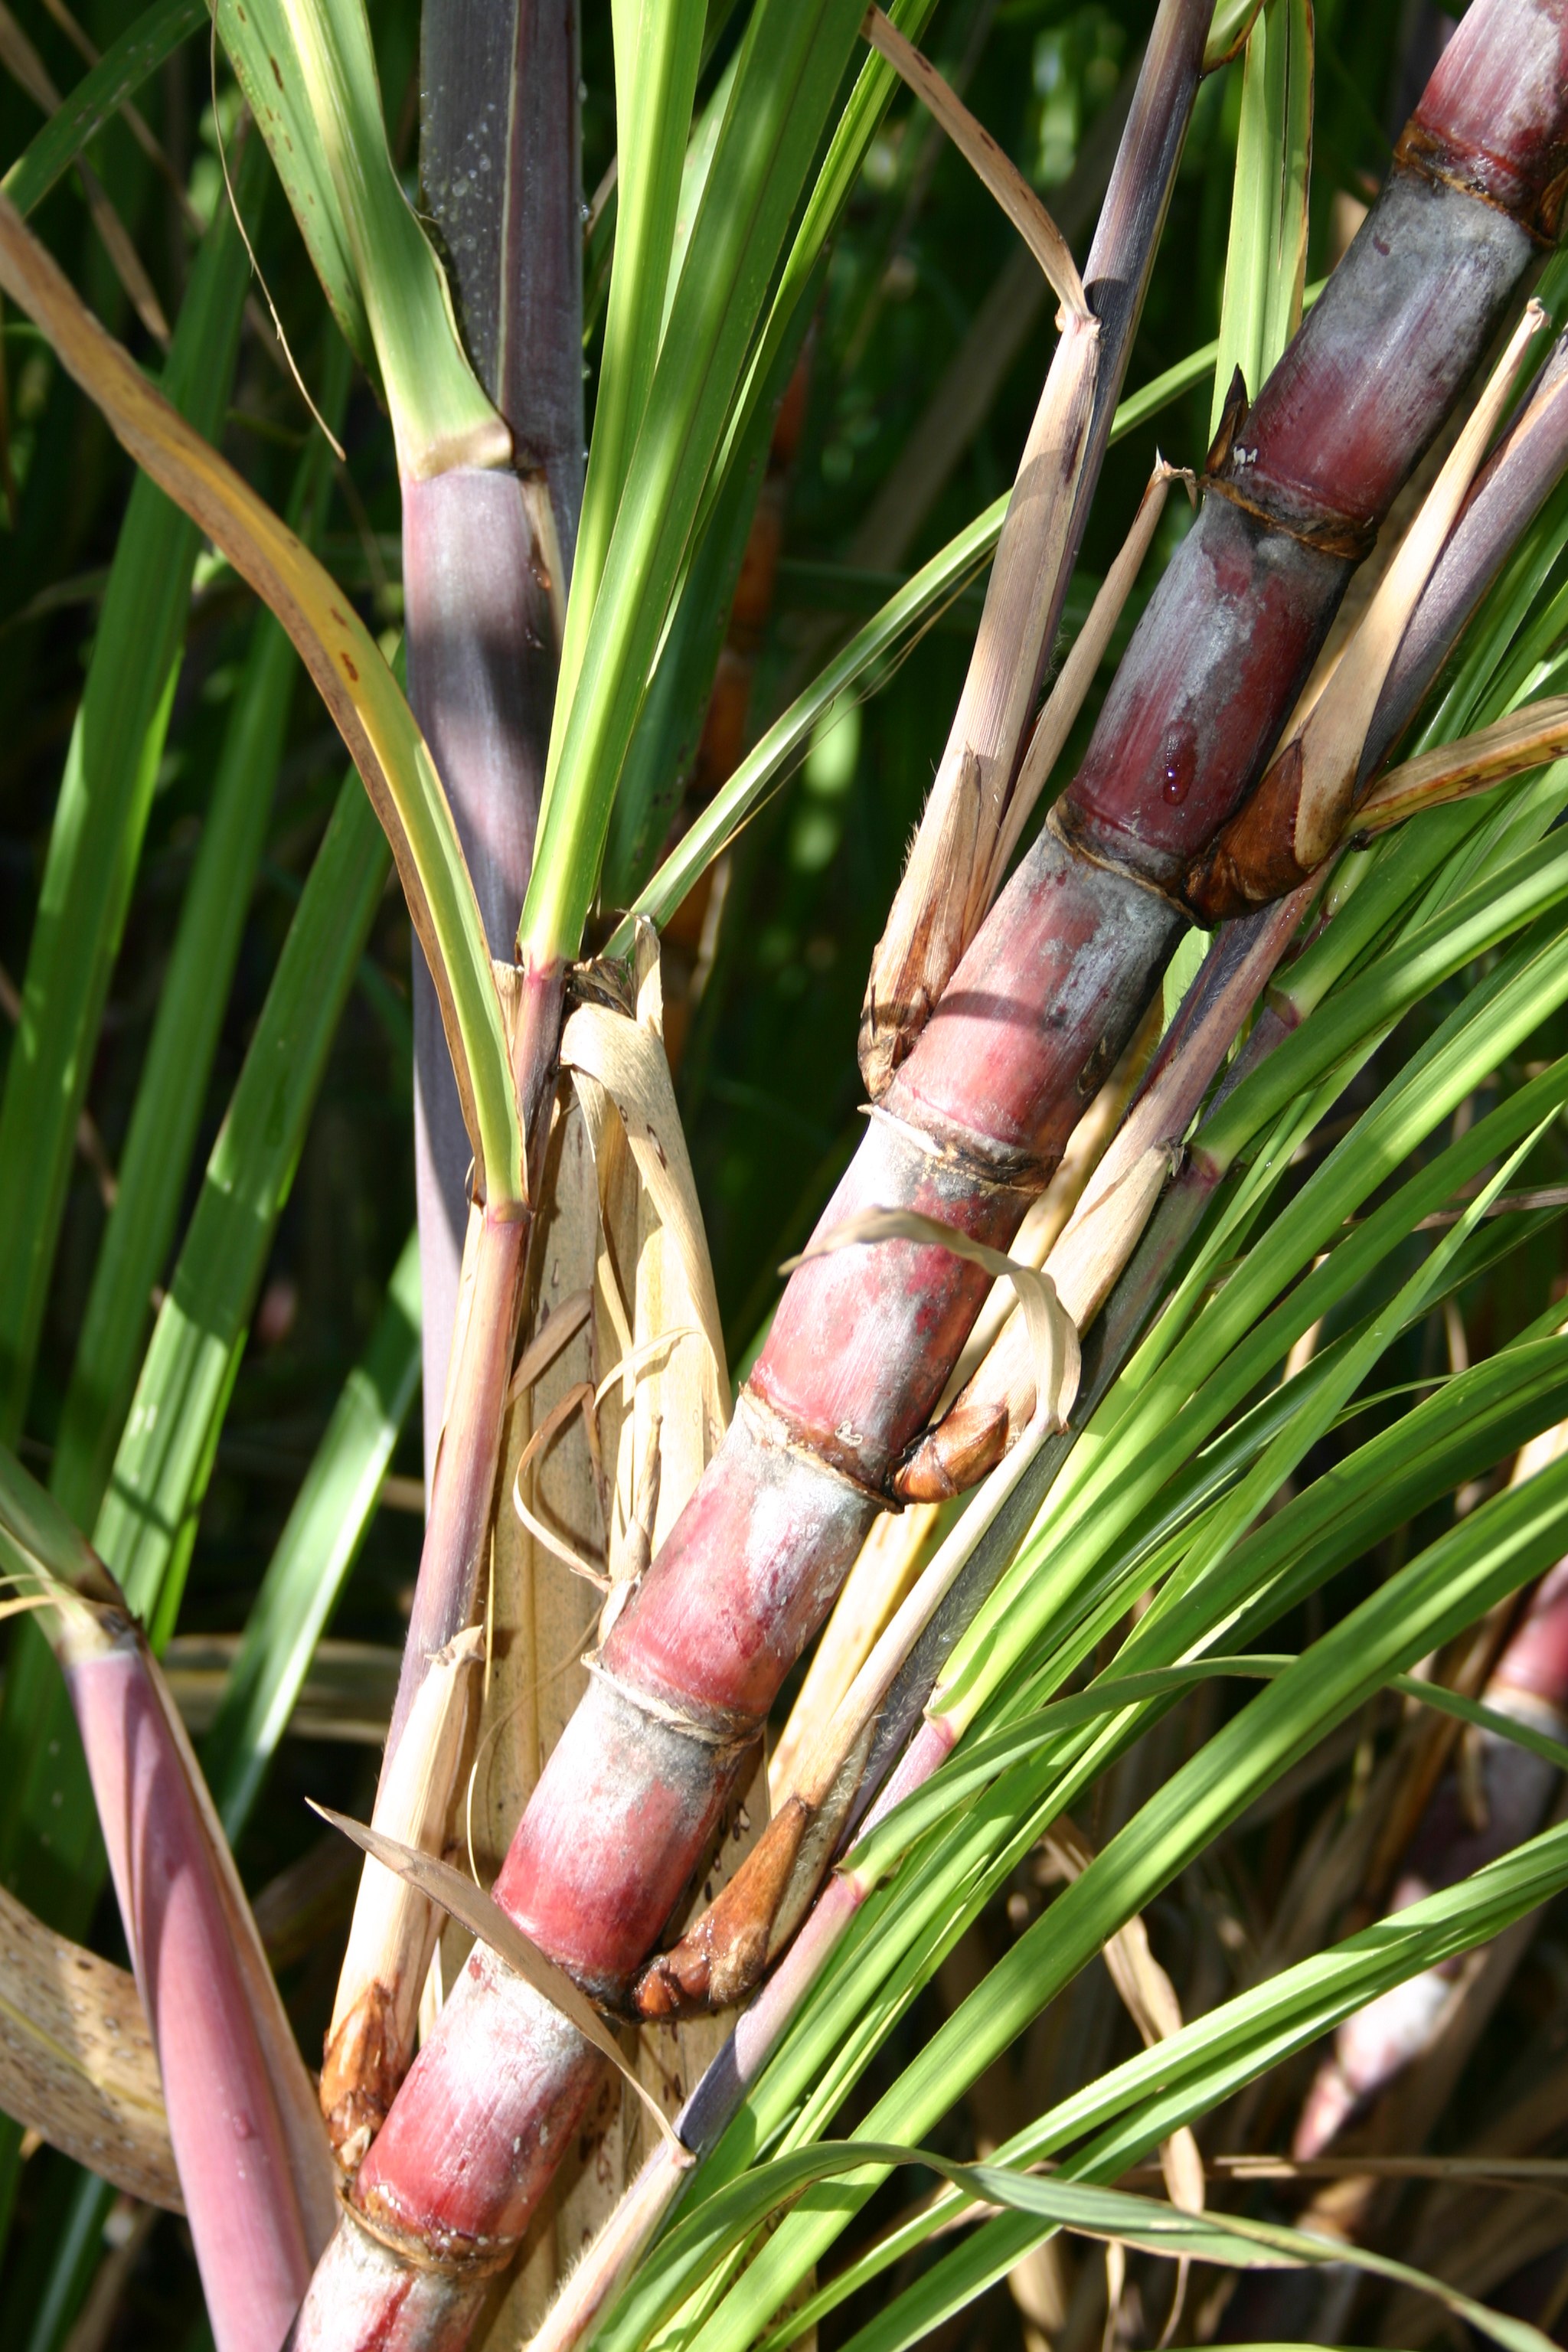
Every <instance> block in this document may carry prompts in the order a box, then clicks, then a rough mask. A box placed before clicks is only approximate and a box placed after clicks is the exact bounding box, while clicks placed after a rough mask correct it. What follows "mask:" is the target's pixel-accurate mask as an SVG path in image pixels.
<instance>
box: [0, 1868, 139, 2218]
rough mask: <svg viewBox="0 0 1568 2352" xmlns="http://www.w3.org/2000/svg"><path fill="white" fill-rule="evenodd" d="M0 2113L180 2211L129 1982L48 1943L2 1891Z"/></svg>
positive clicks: (94, 1959)
mask: <svg viewBox="0 0 1568 2352" xmlns="http://www.w3.org/2000/svg"><path fill="white" fill-rule="evenodd" d="M0 1959H3V1960H4V1963H5V1966H4V1969H0V2108H3V2109H4V2110H5V2114H6V2115H8V2116H14V2117H15V2118H16V2121H17V2122H18V2123H19V2124H25V2125H26V2126H27V2127H28V2128H29V2129H30V2130H32V2131H36V2132H37V2133H39V2134H40V2135H41V2137H43V2138H45V2139H47V2141H48V2143H49V2145H50V2146H51V2147H58V2148H59V2149H60V2150H61V2151H62V2152H63V2153H64V2154H65V2155H67V2156H69V2157H74V2158H75V2159H76V2161H77V2162H78V2163H79V2164H83V2165H86V2166H87V2167H88V2168H89V2170H90V2171H93V2172H97V2173H100V2174H101V2176H102V2177H103V2179H106V2180H111V2181H113V2182H114V2184H115V2186H116V2187H117V2188H120V2189H128V2190H129V2191H130V2193H131V2194H132V2196H133V2197H140V2198H142V2199H144V2200H145V2201H146V2202H147V2203H148V2204H151V2205H161V2206H162V2207H163V2209H164V2210H165V2211H166V2212H170V2213H179V2212H183V2211H184V2205H183V2204H182V2201H181V2198H180V2180H179V2175H178V2173H177V2172H176V2170H175V2168H174V2149H173V2147H171V2145H170V2141H169V2119H168V2116H167V2115H166V2114H165V2113H164V2109H163V2084H162V2082H161V2081H160V2079H159V2074H158V2061H157V2057H156V2055H155V2053H154V2052H153V2037H152V2035H151V2033H150V2032H148V2030H147V2018H146V2012H145V2011H143V2009H142V1997H141V1995H140V1994H139V1993H138V1991H137V1990H136V1979H135V1978H134V1977H132V1976H131V1975H129V1974H128V1973H127V1972H126V1970H125V1969H117V1968H112V1967H111V1966H110V1963H109V1962H108V1961H107V1960H100V1958H98V1956H97V1954H96V1953H94V1952H86V1951H83V1950H82V1948H81V1947H80V1946H79V1944H72V1943H68V1941H67V1939H66V1938H65V1937H63V1936H57V1935H56V1934H55V1933H54V1932H53V1930H52V1929H50V1928H48V1927H45V1926H44V1924H43V1922H42V1920H40V1919H36V1918H35V1917H34V1916H33V1915H32V1913H31V1912H30V1911H27V1910H25V1909H24V1908H23V1906H22V1905H21V1904H20V1903H18V1902H17V1901H16V1899H15V1897H14V1896H12V1895H7V1894H6V1893H5V1889H4V1888H3V1887H0Z"/></svg>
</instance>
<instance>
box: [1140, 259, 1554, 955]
mask: <svg viewBox="0 0 1568 2352" xmlns="http://www.w3.org/2000/svg"><path fill="white" fill-rule="evenodd" d="M1544 318H1545V314H1544V312H1543V311H1542V309H1541V307H1540V305H1539V304H1538V303H1535V302H1531V303H1527V304H1526V306H1525V311H1524V316H1523V317H1522V319H1521V320H1520V322H1519V324H1518V326H1517V327H1516V328H1515V330H1514V331H1513V333H1512V335H1511V336H1510V339H1509V344H1508V348H1507V350H1506V351H1505V352H1504V353H1503V356H1502V359H1501V361H1500V363H1499V365H1498V367H1497V369H1496V370H1495V371H1494V373H1493V374H1492V377H1491V380H1490V382H1489V383H1488V385H1487V387H1486V389H1485V391H1484V392H1483V394H1482V395H1481V397H1480V399H1479V401H1478V402H1477V403H1476V405H1475V408H1474V410H1473V411H1472V413H1471V415H1469V416H1468V417H1467V419H1466V421H1465V426H1464V430H1463V431H1462V432H1461V433H1460V435H1459V436H1458V440H1457V441H1456V443H1455V445H1454V446H1453V448H1452V450H1451V451H1450V452H1449V454H1448V457H1447V459H1446V461H1445V463H1444V466H1443V468H1442V471H1441V472H1440V473H1439V475H1438V477H1437V479H1436V482H1435V483H1434V485H1433V487H1432V489H1431V492H1430V493H1429V495H1428V496H1427V498H1426V499H1425V501H1424V502H1423V504H1422V507H1421V510H1420V512H1419V514H1417V516H1416V517H1415V521H1414V522H1413V523H1412V524H1411V526H1410V528H1409V530H1407V531H1406V532H1405V537H1404V538H1403V540H1402V541H1400V544H1399V547H1398V549H1397V551H1395V553H1394V558H1393V561H1392V562H1390V564H1389V566H1388V570H1387V572H1386V573H1385V574H1384V578H1383V579H1382V580H1381V581H1380V582H1379V583H1378V587H1377V590H1376V593H1374V595H1373V599H1372V602H1371V604H1370V605H1369V606H1368V608H1367V611H1366V613H1365V614H1364V616H1363V620H1362V623H1361V625H1360V627H1359V628H1358V629H1357V630H1356V633H1355V635H1354V636H1353V638H1352V641H1351V643H1350V644H1349V645H1348V646H1346V647H1345V650H1344V652H1343V654H1342V656H1341V659H1340V661H1339V662H1338V664H1337V665H1336V667H1335V668H1334V670H1333V672H1332V675H1331V677H1329V678H1328V679H1327V680H1326V681H1325V683H1324V684H1323V686H1322V688H1321V692H1319V694H1318V695H1317V698H1316V699H1315V700H1313V701H1312V703H1311V707H1310V709H1309V710H1308V711H1307V713H1306V716H1305V717H1304V718H1303V719H1301V720H1300V724H1299V725H1297V726H1295V727H1293V728H1292V729H1291V730H1290V731H1289V737H1288V739H1287V740H1286V742H1285V744H1284V745H1283V747H1282V749H1281V750H1280V751H1278V752H1277V753H1276V755H1275V757H1274V760H1273V761H1272V763H1271V764H1270V766H1269V769H1268V773H1267V774H1266V775H1265V777H1264V779H1263V781H1262V782H1261V783H1260V784H1259V785H1258V790H1257V791H1256V792H1255V793H1252V795H1251V796H1250V798H1249V799H1248V800H1247V803H1246V805H1245V806H1244V807H1243V808H1242V809H1240V810H1239V811H1238V812H1237V814H1236V815H1235V816H1234V817H1233V818H1232V819H1231V820H1230V822H1229V824H1226V825H1225V826H1223V827H1222V828H1221V831H1220V833H1219V835H1218V836H1217V838H1216V839H1215V841H1213V842H1212V843H1210V844H1209V845H1208V846H1207V847H1206V848H1205V850H1203V851H1202V852H1201V853H1200V855H1199V856H1197V857H1196V858H1194V860H1193V861H1192V863H1191V865H1190V866H1188V869H1187V872H1186V875H1185V876H1184V879H1183V883H1182V891H1183V895H1184V898H1185V899H1186V902H1187V903H1188V904H1189V905H1190V906H1192V907H1193V908H1194V910H1195V911H1196V912H1197V913H1198V915H1199V916H1200V917H1202V918H1203V919H1205V920H1210V921H1212V920H1214V919H1216V918H1217V917H1219V916H1224V915H1237V914H1243V913H1245V912H1246V911H1247V908H1249V907H1255V906H1258V905H1259V904H1261V903H1265V902H1267V901H1268V900H1269V899H1272V898H1281V897H1283V896H1284V895H1285V894H1286V893H1287V892H1288V891H1290V890H1293V889H1295V888H1296V887H1298V886H1299V885H1300V883H1301V882H1302V881H1304V880H1305V879H1306V877H1308V876H1309V875H1310V874H1311V873H1313V872H1315V871H1316V869H1317V867H1318V866H1321V864H1322V861H1323V859H1324V858H1325V857H1326V856H1328V854H1329V852H1330V850H1331V849H1332V847H1333V846H1334V844H1335V843H1336V841H1337V840H1338V839H1339V836H1340V835H1341V833H1342V831H1343V829H1344V825H1345V822H1346V820H1347V818H1348V817H1349V816H1350V814H1351V812H1352V809H1353V807H1354V805H1355V797H1356V780H1357V773H1358V770H1359V767H1360V763H1361V760H1362V757H1363V751H1364V747H1365V743H1366V735H1367V730H1368V728H1369V727H1370V725H1371V723H1372V718H1373V712H1374V711H1375V709H1377V703H1378V697H1379V695H1380V694H1381V692H1382V690H1383V685H1384V679H1385V678H1386V677H1387V676H1388V671H1389V667H1390V666H1391V664H1392V662H1393V659H1394V653H1395V651H1396V650H1397V648H1398V645H1399V640H1400V638H1401V637H1402V636H1403V635H1404V634H1405V629H1406V627H1407V626H1408V625H1409V622H1410V619H1411V616H1412V614H1414V612H1415V605H1416V603H1417V601H1418V599H1419V597H1420V593H1421V589H1422V586H1423V584H1424V583H1425V581H1426V577H1427V575H1428V573H1429V572H1431V569H1432V566H1433V564H1434V563H1435V562H1436V559H1437V555H1438V553H1439V551H1440V550H1441V548H1442V546H1443V543H1444V541H1445V540H1447V537H1448V534H1449V532H1450V531H1451V530H1452V529H1453V526H1454V524H1455V522H1456V521H1457V520H1458V515H1459V510H1460V508H1461V507H1462V506H1463V504H1464V500H1465V497H1466V494H1467V493H1468V489H1469V487H1470V484H1471V481H1472V480H1473V478H1474V477H1475V474H1476V471H1477V469H1478V467H1479V464H1480V461H1481V457H1482V455H1483V453H1484V452H1485V449H1486V446H1487V443H1488V442H1489V440H1490V438H1491V436H1492V432H1493V430H1494V428H1495V427H1496V425H1498V424H1499V423H1500V421H1501V418H1502V415H1503V412H1504V409H1505V407H1506V405H1507V401H1508V395H1509V393H1510V389H1511V387H1512V383H1513V380H1514V377H1515V376H1516V374H1517V373H1518V372H1519V369H1520V368H1521V365H1522V363H1523V361H1524V356H1525V352H1526V349H1527V347H1528V345H1529V343H1530V342H1531V340H1532V339H1533V337H1534V335H1535V333H1536V331H1537V330H1538V329H1539V328H1540V327H1541V326H1542V325H1543V324H1544ZM1242 429H1243V422H1242V420H1239V419H1238V420H1237V424H1236V425H1235V427H1234V433H1235V434H1239V433H1240V432H1241V430H1242ZM1231 446H1232V448H1233V450H1237V454H1238V455H1240V456H1243V457H1247V458H1248V460H1249V462H1250V460H1251V457H1252V456H1253V454H1254V453H1252V452H1250V451H1246V450H1240V449H1239V446H1238V444H1237V441H1236V440H1235V438H1234V436H1233V439H1232V443H1231Z"/></svg>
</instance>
